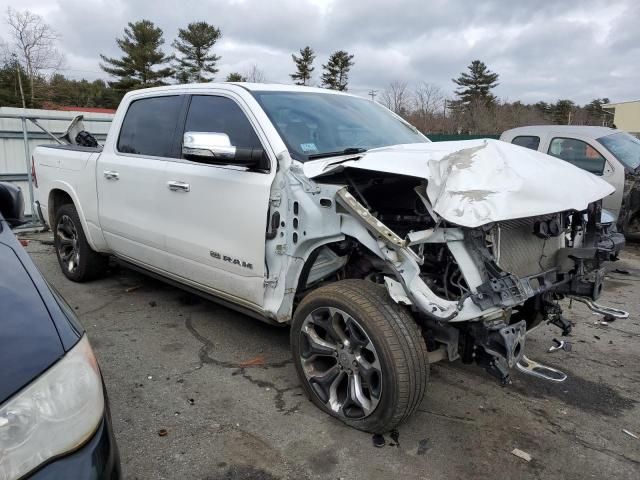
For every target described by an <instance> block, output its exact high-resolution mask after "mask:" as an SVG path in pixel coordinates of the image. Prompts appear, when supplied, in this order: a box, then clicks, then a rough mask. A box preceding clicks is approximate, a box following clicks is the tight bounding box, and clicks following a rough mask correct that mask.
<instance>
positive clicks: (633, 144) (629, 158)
mask: <svg viewBox="0 0 640 480" xmlns="http://www.w3.org/2000/svg"><path fill="white" fill-rule="evenodd" d="M500 140H503V141H505V142H509V143H513V144H514V145H520V146H522V147H526V148H531V149H532V150H537V151H539V152H543V153H548V154H549V155H553V156H554V157H557V158H560V159H562V160H564V161H565V162H569V163H571V164H572V165H575V166H576V167H578V168H581V169H583V170H586V171H587V172H590V173H593V174H594V175H598V176H599V177H601V178H602V179H603V180H605V181H606V182H608V183H609V184H611V186H613V188H615V192H614V193H613V194H612V195H609V196H608V197H606V198H605V199H604V200H603V203H602V206H603V208H605V209H606V210H607V211H608V212H611V214H612V215H613V217H614V220H615V221H616V225H617V227H618V231H620V232H624V234H625V235H626V236H627V237H634V238H637V237H639V236H640V139H637V138H636V137H634V136H632V135H629V134H628V133H627V132H623V131H622V130H616V129H613V128H607V127H593V126H581V125H537V126H530V127H518V128H513V129H511V130H507V131H506V132H504V133H503V134H502V135H501V136H500Z"/></svg>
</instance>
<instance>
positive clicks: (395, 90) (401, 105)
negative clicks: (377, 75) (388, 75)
mask: <svg viewBox="0 0 640 480" xmlns="http://www.w3.org/2000/svg"><path fill="white" fill-rule="evenodd" d="M380 101H381V103H382V104H383V105H384V106H385V107H387V108H388V109H389V110H391V111H392V112H395V113H397V114H398V115H401V116H405V115H406V114H407V113H408V112H409V109H410V108H411V98H410V93H409V89H408V86H407V82H403V81H400V80H395V81H393V82H391V83H390V84H389V86H388V87H387V88H386V89H385V90H384V92H382V95H380Z"/></svg>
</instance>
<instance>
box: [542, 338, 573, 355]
mask: <svg viewBox="0 0 640 480" xmlns="http://www.w3.org/2000/svg"><path fill="white" fill-rule="evenodd" d="M553 343H555V345H551V346H550V347H549V350H547V353H551V352H555V351H556V350H564V351H565V352H570V351H571V343H569V342H565V341H564V340H558V339H557V338H554V339H553Z"/></svg>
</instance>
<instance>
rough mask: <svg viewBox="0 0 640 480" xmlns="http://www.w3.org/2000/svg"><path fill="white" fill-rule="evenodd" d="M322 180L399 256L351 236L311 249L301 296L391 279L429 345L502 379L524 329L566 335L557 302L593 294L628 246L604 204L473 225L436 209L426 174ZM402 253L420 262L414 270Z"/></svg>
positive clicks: (518, 355) (361, 173) (344, 174)
mask: <svg viewBox="0 0 640 480" xmlns="http://www.w3.org/2000/svg"><path fill="white" fill-rule="evenodd" d="M317 181H319V182H321V183H323V184H324V183H326V184H333V185H344V186H345V188H344V189H343V190H341V191H339V192H338V195H337V197H336V199H337V201H338V204H339V205H338V212H341V211H342V212H344V213H348V214H350V215H352V216H355V215H359V216H361V217H362V218H363V219H364V222H365V223H366V224H367V225H368V230H369V232H370V233H371V235H372V236H373V237H374V238H376V239H377V240H384V241H385V242H386V244H387V245H388V246H389V252H390V255H389V256H388V258H390V259H391V260H393V259H395V260H396V261H395V262H394V261H385V260H384V259H382V258H380V257H379V256H376V255H373V254H371V251H370V250H369V249H367V248H364V247H363V245H362V244H361V242H359V241H358V240H357V239H354V238H350V237H347V238H346V239H345V240H343V241H341V242H336V243H333V244H329V245H327V246H323V247H321V248H320V249H318V251H317V252H314V256H315V258H314V260H313V262H312V264H311V266H310V268H308V269H307V271H305V272H303V275H302V277H301V279H300V284H299V289H298V291H299V294H300V295H302V296H303V295H304V292H305V291H308V290H309V289H312V288H314V287H316V286H318V285H319V284H321V283H322V282H327V281H334V280H339V279H345V278H360V279H368V280H371V281H373V282H376V283H380V284H385V285H386V286H387V289H388V291H389V294H390V295H391V297H392V298H393V299H394V300H395V301H396V302H397V303H401V304H405V305H407V306H409V308H411V309H412V310H413V313H414V317H415V318H416V320H417V321H418V323H419V324H420V326H421V328H422V332H423V336H424V338H425V341H426V343H427V348H428V350H429V351H430V352H440V353H441V355H442V357H444V358H448V359H449V360H456V359H458V358H461V359H462V361H464V362H466V363H471V362H476V363H478V364H480V365H481V366H483V367H485V368H486V369H487V371H488V372H489V373H491V374H493V375H494V376H496V377H497V378H498V379H500V381H502V382H505V383H506V382H509V369H510V368H513V367H514V366H515V365H516V364H517V363H518V362H519V361H520V360H521V359H523V355H524V345H525V337H526V332H527V331H528V330H530V329H532V328H534V327H536V326H537V325H539V324H540V323H542V322H544V321H548V322H551V323H553V324H555V325H557V326H558V327H559V328H561V329H562V331H563V334H565V335H566V334H568V333H569V332H570V330H571V325H570V323H569V322H568V321H567V320H565V319H564V317H562V309H561V307H560V305H559V303H558V301H559V300H561V299H562V298H564V297H565V296H569V295H580V296H587V297H589V298H591V299H593V300H596V299H597V298H598V296H599V295H600V291H601V288H602V278H603V269H602V267H601V262H602V261H604V260H613V259H615V258H616V256H617V252H618V251H619V250H620V248H621V247H622V245H623V244H624V239H623V238H622V236H621V235H619V234H615V233H607V234H605V233H604V230H605V227H604V226H603V225H602V224H601V222H600V214H601V206H600V204H601V202H599V201H597V202H593V203H591V204H589V206H588V209H587V210H585V211H574V210H571V211H565V212H558V213H553V214H546V215H541V216H536V217H529V218H521V219H514V220H505V221H498V222H490V223H487V224H485V225H481V226H479V227H475V228H466V227H460V226H458V225H456V224H454V223H452V222H449V221H447V220H445V219H444V218H442V217H440V216H439V215H438V214H437V213H435V212H434V211H433V208H432V206H431V204H430V202H429V200H428V198H427V195H426V188H427V185H426V183H427V182H426V181H425V180H424V179H422V178H416V177H412V176H406V175H398V174H388V173H381V172H375V171H368V170H357V169H350V168H344V169H338V170H337V171H334V172H332V173H331V174H330V175H326V176H322V177H321V178H318V179H317ZM403 257H405V258H406V257H411V258H413V259H414V260H415V264H416V265H417V266H418V270H417V271H416V272H414V275H413V277H412V274H411V272H407V268H406V265H407V263H406V262H405V263H403V262H402V261H401V260H402V258H403ZM423 292H424V293H423Z"/></svg>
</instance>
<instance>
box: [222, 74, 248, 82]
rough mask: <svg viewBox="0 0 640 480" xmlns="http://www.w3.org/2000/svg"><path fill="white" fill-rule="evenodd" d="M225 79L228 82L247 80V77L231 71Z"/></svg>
mask: <svg viewBox="0 0 640 480" xmlns="http://www.w3.org/2000/svg"><path fill="white" fill-rule="evenodd" d="M225 81H226V82H246V81H247V77H245V76H244V75H242V74H240V73H238V72H231V73H230V74H229V75H227V79H226V80H225Z"/></svg>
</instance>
